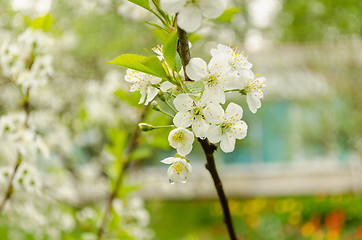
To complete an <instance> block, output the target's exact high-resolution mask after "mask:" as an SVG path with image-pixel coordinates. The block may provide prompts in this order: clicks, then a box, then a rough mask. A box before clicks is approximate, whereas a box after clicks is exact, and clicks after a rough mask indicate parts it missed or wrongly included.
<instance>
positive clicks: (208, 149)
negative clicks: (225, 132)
mask: <svg viewBox="0 0 362 240" xmlns="http://www.w3.org/2000/svg"><path fill="white" fill-rule="evenodd" d="M177 31H178V37H179V39H178V48H177V51H178V53H179V55H180V57H181V60H182V65H183V69H184V72H185V80H186V81H187V80H189V78H188V77H187V75H186V70H185V67H186V65H187V64H188V63H189V61H190V59H191V55H190V48H189V42H188V36H187V33H186V32H185V31H184V30H182V29H180V28H179V27H177ZM198 141H199V142H200V144H201V146H202V149H203V150H204V153H205V156H206V161H207V162H206V165H205V166H206V168H207V170H209V172H210V174H211V177H212V179H213V180H214V185H215V188H216V191H217V195H218V196H219V201H220V204H221V207H222V210H223V213H224V222H225V224H226V227H227V229H228V232H229V236H230V239H231V240H237V237H236V235H235V231H234V227H233V222H232V219H231V214H230V209H229V204H228V200H227V197H226V195H225V192H224V189H223V187H222V183H221V180H220V177H219V174H218V172H217V169H216V166H215V159H214V151H215V150H216V146H215V145H214V144H211V143H210V142H209V141H208V140H207V139H200V138H198Z"/></svg>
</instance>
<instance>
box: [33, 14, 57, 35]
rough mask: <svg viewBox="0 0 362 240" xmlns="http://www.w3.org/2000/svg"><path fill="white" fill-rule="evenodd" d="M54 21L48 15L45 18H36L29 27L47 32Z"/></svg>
mask: <svg viewBox="0 0 362 240" xmlns="http://www.w3.org/2000/svg"><path fill="white" fill-rule="evenodd" d="M53 22H54V19H53V17H52V16H51V15H50V14H49V13H48V14H47V15H45V16H42V17H38V18H36V19H34V20H33V21H31V23H30V27H31V28H33V29H42V30H43V31H44V32H47V31H49V29H50V27H51V26H52V25H53Z"/></svg>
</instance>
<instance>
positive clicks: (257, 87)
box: [244, 74, 266, 93]
mask: <svg viewBox="0 0 362 240" xmlns="http://www.w3.org/2000/svg"><path fill="white" fill-rule="evenodd" d="M244 89H245V91H246V92H259V93H262V92H264V90H266V89H264V86H263V82H261V81H260V76H258V74H255V80H253V81H250V82H247V83H246V85H245V88H244Z"/></svg>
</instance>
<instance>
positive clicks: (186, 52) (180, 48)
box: [177, 26, 192, 81]
mask: <svg viewBox="0 0 362 240" xmlns="http://www.w3.org/2000/svg"><path fill="white" fill-rule="evenodd" d="M177 35H178V42H177V52H178V54H179V55H180V57H181V62H182V67H183V70H184V74H185V81H192V80H191V79H190V78H189V77H188V76H187V74H186V65H187V64H188V63H189V62H190V59H191V55H190V48H189V38H188V36H187V32H185V31H184V30H182V29H181V28H179V27H178V26H177Z"/></svg>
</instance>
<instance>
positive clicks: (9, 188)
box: [0, 153, 21, 215]
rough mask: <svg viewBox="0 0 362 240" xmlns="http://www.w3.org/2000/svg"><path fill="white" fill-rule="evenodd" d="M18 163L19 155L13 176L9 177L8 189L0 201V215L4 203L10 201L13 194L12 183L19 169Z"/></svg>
mask: <svg viewBox="0 0 362 240" xmlns="http://www.w3.org/2000/svg"><path fill="white" fill-rule="evenodd" d="M20 163H21V155H20V153H19V156H18V160H17V161H16V164H15V167H14V171H13V174H12V175H11V177H10V181H9V185H8V188H7V189H6V193H5V196H4V198H3V200H2V201H1V204H0V215H1V214H2V212H3V210H4V207H5V204H6V202H7V201H8V200H9V199H10V197H11V195H12V193H13V181H14V177H15V174H16V172H17V171H18V169H19V166H20Z"/></svg>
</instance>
